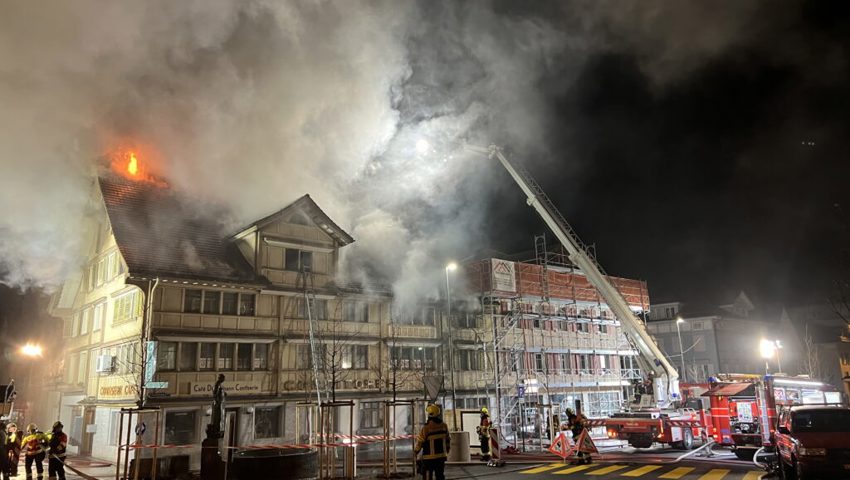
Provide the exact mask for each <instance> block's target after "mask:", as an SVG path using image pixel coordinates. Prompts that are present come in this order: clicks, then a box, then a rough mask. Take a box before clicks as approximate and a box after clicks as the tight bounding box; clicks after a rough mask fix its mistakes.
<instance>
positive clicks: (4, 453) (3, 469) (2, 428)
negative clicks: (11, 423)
mask: <svg viewBox="0 0 850 480" xmlns="http://www.w3.org/2000/svg"><path fill="white" fill-rule="evenodd" d="M8 437H9V434H8V432H7V431H6V423H5V422H3V421H2V420H0V475H2V476H3V480H9V441H8Z"/></svg>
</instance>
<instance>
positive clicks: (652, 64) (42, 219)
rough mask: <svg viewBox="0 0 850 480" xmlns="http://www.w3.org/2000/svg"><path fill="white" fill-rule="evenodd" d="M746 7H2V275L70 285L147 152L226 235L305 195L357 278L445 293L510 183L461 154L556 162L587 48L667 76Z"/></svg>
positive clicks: (709, 45) (209, 0)
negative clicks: (88, 234)
mask: <svg viewBox="0 0 850 480" xmlns="http://www.w3.org/2000/svg"><path fill="white" fill-rule="evenodd" d="M688 5H690V4H688ZM700 5H702V6H701V7H700ZM740 5H741V4H740V2H730V3H729V4H727V6H728V7H729V8H728V9H726V10H724V9H722V8H720V7H719V6H717V4H716V3H715V2H711V3H710V4H709V3H705V4H698V5H697V6H696V7H693V6H684V4H676V5H672V6H671V5H670V4H669V3H667V2H665V3H661V2H651V3H647V2H631V3H629V2H625V3H624V2H595V1H594V2H575V3H566V4H565V3H563V2H533V3H532V4H530V5H520V4H517V2H503V1H487V2H485V1H476V2H432V1H422V2H396V1H385V2H382V1H363V2H354V1H345V2H330V1H315V2H306V1H305V2H285V3H284V2H266V1H225V0H197V1H181V2H170V1H161V2H157V1H154V2H119V3H116V2H107V1H95V0H88V1H78V2H73V3H51V4H50V5H43V4H38V3H32V2H25V1H19V2H14V1H13V2H7V3H6V4H5V7H4V10H5V12H4V15H3V16H2V18H0V58H2V59H3V61H2V62H0V105H3V109H2V111H0V167H2V177H0V209H1V210H2V211H1V212H0V214H2V215H0V266H2V267H0V274H2V282H3V283H6V284H11V285H16V286H24V287H40V288H46V289H50V288H55V287H56V286H57V285H59V284H60V283H61V282H62V280H63V278H64V277H65V275H66V274H67V273H68V272H69V271H71V270H72V269H74V268H76V266H77V265H75V264H74V262H75V261H77V259H78V254H79V253H80V249H81V247H82V242H81V240H80V239H82V238H83V237H84V235H83V232H80V231H79V229H80V227H79V225H80V224H81V222H80V219H81V218H82V217H83V216H84V215H86V214H87V212H88V211H89V210H90V209H91V208H92V205H91V199H90V191H91V186H92V178H93V176H94V175H95V174H96V172H97V171H98V169H99V168H103V165H104V164H103V160H102V157H103V155H104V154H106V153H108V152H110V151H114V150H116V149H120V148H123V147H133V148H141V147H145V148H147V149H148V151H154V152H155V154H150V155H148V156H147V158H141V159H140V160H141V161H142V162H147V163H146V168H149V169H150V170H151V172H152V173H154V174H156V175H158V176H160V177H163V178H165V179H166V180H167V182H168V183H169V184H170V185H171V186H172V187H173V188H175V189H178V190H180V191H181V192H183V193H185V194H188V195H191V196H193V197H195V198H197V199H199V200H201V201H202V202H208V203H210V204H220V205H226V206H227V207H228V208H229V209H231V210H232V212H233V218H232V224H233V226H234V227H235V226H236V225H239V224H244V223H246V222H249V221H252V220H255V219H257V218H260V217H262V216H263V215H265V214H268V213H270V212H272V211H275V210H277V209H279V208H282V207H283V206H285V205H286V204H288V203H289V202H291V201H293V200H294V199H296V198H298V197H299V196H301V195H302V194H304V193H310V194H311V195H312V196H313V198H315V199H316V201H317V202H318V203H319V204H320V205H321V206H322V207H323V208H324V209H325V210H326V211H327V212H328V214H329V215H330V216H331V217H332V218H334V219H335V220H336V221H338V222H339V223H340V224H341V225H342V226H343V227H344V228H346V229H348V230H349V231H350V232H351V233H352V234H353V236H354V237H355V238H356V239H357V242H356V243H355V244H354V245H353V246H351V247H348V248H347V250H348V251H346V252H345V258H344V259H345V265H346V267H347V268H346V273H347V276H349V277H350V278H352V279H355V280H367V281H380V282H387V283H392V284H393V285H394V288H395V291H396V294H397V295H398V297H399V299H400V300H402V301H403V302H405V301H410V300H412V299H414V298H417V297H421V296H422V295H434V294H436V293H437V291H438V289H439V288H440V287H439V286H440V285H442V283H441V279H442V274H443V270H442V268H443V266H444V265H445V264H446V262H447V261H449V260H450V259H458V260H460V259H459V258H456V257H457V256H463V255H468V254H470V253H471V252H472V251H474V250H475V249H477V248H478V247H483V246H486V244H487V242H488V239H487V238H484V236H483V235H482V233H481V232H482V231H483V228H482V226H483V225H484V224H485V223H486V222H490V221H492V218H490V215H488V208H489V206H490V200H491V199H492V198H493V196H494V195H498V194H500V193H501V189H504V188H513V187H512V186H508V185H507V184H506V182H505V178H504V174H503V173H502V172H500V171H499V169H498V168H496V167H495V165H493V164H488V163H487V159H484V158H476V157H474V156H470V155H467V154H465V153H463V151H462V149H461V148H460V147H459V145H461V144H462V143H463V142H470V143H476V144H481V145H486V144H489V143H494V142H495V143H499V144H502V145H510V146H511V147H512V149H513V150H514V151H518V152H522V156H523V157H529V158H539V159H543V160H546V159H550V160H551V159H553V158H554V157H558V156H559V155H558V154H556V153H552V152H549V150H548V149H547V146H546V145H547V141H549V139H551V138H552V137H557V136H562V135H568V134H569V132H560V131H553V128H552V127H551V126H550V125H551V122H550V120H551V117H552V115H553V110H554V108H555V107H554V105H553V104H552V100H551V98H552V96H553V95H557V94H559V93H560V94H563V92H564V91H568V90H569V87H570V85H571V83H572V81H573V80H574V78H575V77H576V76H577V75H578V74H579V73H580V71H581V67H582V65H583V63H584V62H585V60H586V59H587V58H588V56H589V55H591V54H593V53H594V52H599V51H604V50H608V49H613V50H616V49H626V48H628V49H634V50H636V51H638V52H639V53H640V54H641V55H642V56H643V57H642V58H643V59H644V65H645V68H646V69H647V71H649V72H651V74H652V75H653V78H655V79H656V80H657V82H658V83H659V85H663V84H664V82H668V81H671V80H674V79H675V78H676V76H677V74H678V73H679V70H681V69H688V68H692V67H693V66H694V65H695V64H698V63H699V62H701V61H704V60H705V59H706V58H710V57H711V55H713V54H714V53H715V52H717V51H720V50H722V49H723V48H727V47H728V46H729V45H730V44H733V43H734V41H735V39H736V38H738V37H739V36H740V35H743V34H744V31H745V28H744V27H745V26H746V25H747V20H748V19H749V18H750V17H751V16H752V13H753V12H752V9H751V8H750V7H746V6H740ZM662 6H663V8H662ZM532 9H533V10H532ZM721 11H724V12H726V13H725V14H723V15H720V14H719V13H718V14H717V15H720V16H719V17H718V16H715V17H710V18H714V19H715V20H717V21H716V22H713V23H711V24H710V25H706V24H705V23H704V21H705V18H706V17H705V15H706V14H707V12H708V13H711V12H721ZM730 20H734V21H730ZM718 25H723V29H722V30H721V29H719V28H718ZM683 42H684V43H683ZM685 59H687V61H684V60H685ZM164 214H167V212H164ZM190 253H191V252H190Z"/></svg>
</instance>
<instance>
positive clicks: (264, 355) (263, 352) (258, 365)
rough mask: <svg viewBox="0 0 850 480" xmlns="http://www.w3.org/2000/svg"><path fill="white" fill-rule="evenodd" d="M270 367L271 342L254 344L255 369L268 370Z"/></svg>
mask: <svg viewBox="0 0 850 480" xmlns="http://www.w3.org/2000/svg"><path fill="white" fill-rule="evenodd" d="M268 368H269V344H268V343H258V344H256V345H254V370H266V369H268Z"/></svg>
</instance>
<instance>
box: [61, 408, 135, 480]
mask: <svg viewBox="0 0 850 480" xmlns="http://www.w3.org/2000/svg"><path fill="white" fill-rule="evenodd" d="M118 415H119V413H118V410H110V411H109V436H108V437H106V444H107V445H109V446H110V447H114V446H116V445H117V444H118V426H119V425H118ZM48 473H49V471H48Z"/></svg>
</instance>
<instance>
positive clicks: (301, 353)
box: [295, 343, 327, 370]
mask: <svg viewBox="0 0 850 480" xmlns="http://www.w3.org/2000/svg"><path fill="white" fill-rule="evenodd" d="M326 353H327V345H325V344H322V343H320V344H317V345H316V357H317V360H318V362H319V367H318V368H320V369H321V368H323V365H324V360H325V354H326ZM312 359H313V355H312V352H311V351H310V345H308V344H299V345H296V347H295V368H296V369H298V370H303V369H308V368H313V360H312Z"/></svg>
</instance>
